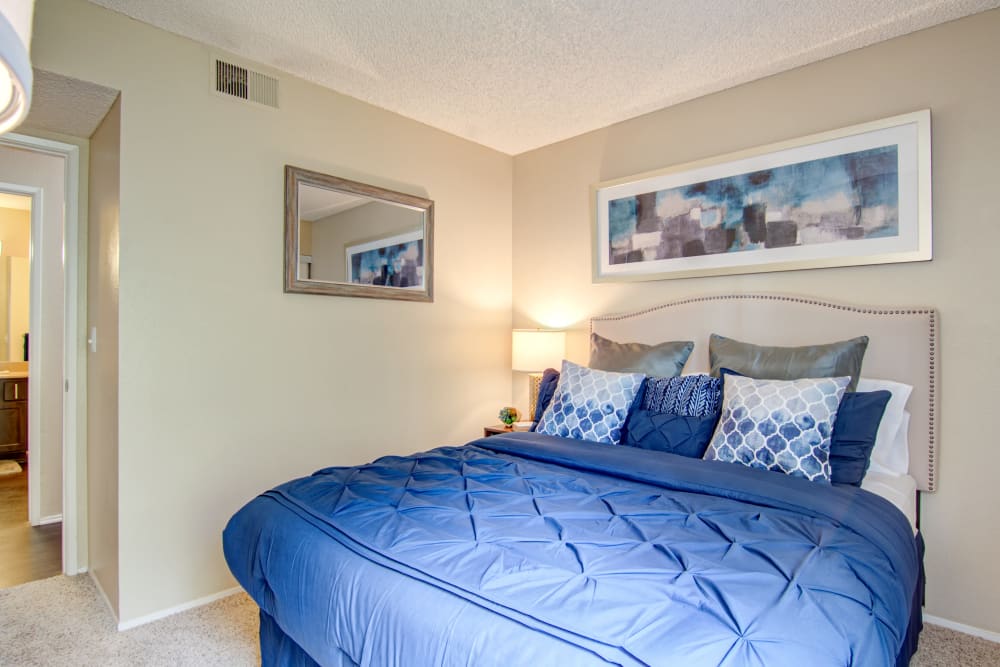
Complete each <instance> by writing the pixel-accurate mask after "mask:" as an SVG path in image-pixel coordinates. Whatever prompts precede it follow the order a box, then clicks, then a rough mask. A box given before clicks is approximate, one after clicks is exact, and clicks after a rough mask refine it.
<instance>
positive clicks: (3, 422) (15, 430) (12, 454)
mask: <svg viewBox="0 0 1000 667" xmlns="http://www.w3.org/2000/svg"><path fill="white" fill-rule="evenodd" d="M27 451H28V379H27V378H11V379H0V459H17V460H19V461H24V460H25V453H26V452H27Z"/></svg>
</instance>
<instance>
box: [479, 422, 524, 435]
mask: <svg viewBox="0 0 1000 667" xmlns="http://www.w3.org/2000/svg"><path fill="white" fill-rule="evenodd" d="M530 430H531V426H504V425H503V424H496V425H494V426H487V427H485V428H484V429H483V437H484V438H488V437H490V436H491V435H498V434H500V433H514V432H515V431H530Z"/></svg>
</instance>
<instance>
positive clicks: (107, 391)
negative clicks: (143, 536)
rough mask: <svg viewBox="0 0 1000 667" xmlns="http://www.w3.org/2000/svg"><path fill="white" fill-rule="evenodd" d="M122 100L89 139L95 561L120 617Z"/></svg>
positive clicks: (90, 479) (90, 488)
mask: <svg viewBox="0 0 1000 667" xmlns="http://www.w3.org/2000/svg"><path fill="white" fill-rule="evenodd" d="M120 133H121V98H119V99H118V100H116V101H115V103H114V105H113V106H112V107H111V110H110V111H108V114H107V116H105V118H104V120H103V121H102V122H101V124H100V126H98V128H97V130H96V131H95V132H94V134H93V136H92V137H91V140H90V165H89V174H90V188H91V191H90V202H89V205H90V211H89V216H88V227H87V236H86V237H81V238H86V239H87V284H86V294H87V318H86V319H85V320H84V322H86V331H87V332H89V331H91V328H96V329H97V351H96V352H94V351H91V350H88V354H87V397H88V400H87V465H86V470H87V510H88V511H87V516H88V518H89V521H88V523H87V533H88V539H87V543H88V545H89V548H88V562H89V567H90V571H91V573H92V574H93V576H94V578H95V579H96V580H97V582H98V584H100V586H101V588H102V589H103V590H104V594H105V596H106V597H107V598H108V602H110V603H111V607H112V609H113V610H114V612H115V614H118V613H119V603H118V599H119V590H118V572H119V561H118V548H119V541H118V500H119V497H118V236H119V199H120V193H119V182H120V151H121V145H120Z"/></svg>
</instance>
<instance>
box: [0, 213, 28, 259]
mask: <svg viewBox="0 0 1000 667" xmlns="http://www.w3.org/2000/svg"><path fill="white" fill-rule="evenodd" d="M0 241H2V242H3V254H4V255H11V256H12V257H28V256H29V253H30V251H31V211H29V210H22V209H15V208H3V207H0Z"/></svg>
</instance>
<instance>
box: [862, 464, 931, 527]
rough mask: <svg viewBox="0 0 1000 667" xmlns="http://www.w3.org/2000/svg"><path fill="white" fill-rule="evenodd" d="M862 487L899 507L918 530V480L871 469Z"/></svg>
mask: <svg viewBox="0 0 1000 667" xmlns="http://www.w3.org/2000/svg"><path fill="white" fill-rule="evenodd" d="M861 488H862V489H864V490H865V491H870V492H871V493H874V494H876V495H879V496H882V497H883V498H885V499H886V500H888V501H889V502H890V503H892V504H893V505H895V506H896V507H898V508H899V510H900V511H901V512H902V513H903V514H905V515H906V518H907V519H909V521H910V526H911V527H912V528H913V532H914V534H916V532H917V480H915V479H913V478H912V477H910V476H909V475H890V474H887V473H883V472H876V471H874V470H869V471H868V473H867V474H866V475H865V478H864V479H863V480H861Z"/></svg>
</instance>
